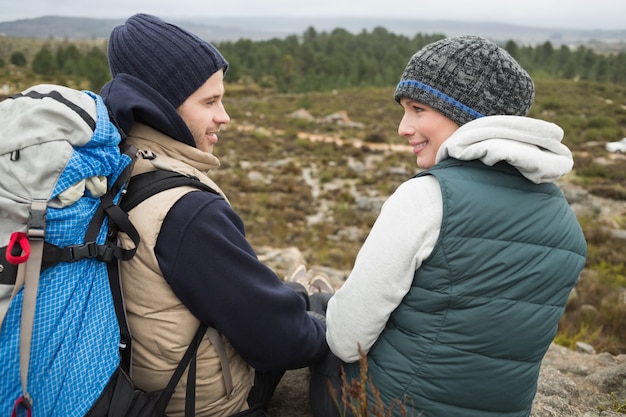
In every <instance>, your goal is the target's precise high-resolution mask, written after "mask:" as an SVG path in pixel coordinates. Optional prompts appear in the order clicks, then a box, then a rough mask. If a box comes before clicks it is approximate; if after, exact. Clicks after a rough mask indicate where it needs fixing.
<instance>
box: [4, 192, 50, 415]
mask: <svg viewBox="0 0 626 417" xmlns="http://www.w3.org/2000/svg"><path fill="white" fill-rule="evenodd" d="M46 209H47V202H46V201H45V200H35V201H33V202H32V203H31V209H30V215H29V218H28V229H27V231H26V233H27V236H28V243H29V246H30V255H29V256H28V259H27V260H26V262H23V263H21V264H19V266H18V268H17V277H16V283H15V287H14V288H13V295H12V297H14V296H15V294H17V292H18V291H19V290H20V289H21V288H22V287H24V291H23V301H22V318H21V321H20V380H21V383H22V397H20V398H18V400H17V401H16V406H17V404H19V405H20V406H22V407H24V408H25V409H27V410H30V409H31V408H32V406H33V400H32V398H31V396H30V394H29V393H28V367H29V364H30V345H31V340H32V336H33V323H34V321H35V307H36V305H37V289H38V287H39V273H40V271H41V258H42V255H43V241H44V237H45V231H46Z"/></svg>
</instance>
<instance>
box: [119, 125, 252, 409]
mask: <svg viewBox="0 0 626 417" xmlns="http://www.w3.org/2000/svg"><path fill="white" fill-rule="evenodd" d="M138 133H139V135H140V136H143V137H144V138H145V137H146V136H147V134H150V135H151V137H152V136H158V135H160V134H159V133H158V132H156V131H154V130H152V129H149V128H145V129H142V130H140V131H139V132H138ZM133 134H137V132H134V131H133V132H131V135H133ZM128 142H129V143H132V144H134V145H135V146H137V147H138V148H139V149H140V150H144V149H150V148H151V150H153V152H154V153H155V154H157V155H158V156H157V158H156V159H155V162H156V161H158V163H155V164H153V162H152V161H148V160H143V159H142V158H138V160H137V163H136V165H135V168H134V170H133V175H136V174H139V173H141V172H147V171H151V170H154V169H155V168H154V165H158V166H159V167H161V168H162V167H165V166H169V167H171V168H173V169H174V170H176V171H178V172H182V173H185V174H191V175H194V176H196V177H198V178H200V179H201V180H202V181H203V182H205V183H206V184H208V185H210V186H211V187H213V188H215V190H216V191H218V192H220V193H221V190H220V189H219V188H218V187H217V186H216V185H215V184H214V183H213V181H211V180H210V179H209V178H208V177H207V176H206V175H205V174H204V173H202V172H200V171H199V170H197V169H195V168H193V167H191V166H190V165H187V164H185V163H183V162H181V161H180V160H177V159H174V158H169V157H167V156H164V155H163V153H168V154H172V153H174V154H175V153H176V149H172V148H176V147H186V148H188V149H189V147H188V146H186V145H184V144H180V143H178V142H175V141H173V140H171V139H169V140H159V141H158V144H159V145H156V146H155V142H153V141H152V140H145V139H139V138H136V137H131V138H129V139H128ZM163 143H166V144H167V146H168V149H167V150H166V151H165V152H160V151H163V149H158V147H159V146H162V145H163ZM182 150H183V151H187V152H188V150H187V149H182ZM193 150H194V151H198V150H196V149H193ZM198 152H200V151H198ZM181 159H182V158H181ZM192 191H197V189H195V188H193V187H179V188H174V189H171V190H167V191H164V192H161V193H159V194H158V195H155V196H152V197H150V198H148V199H147V200H145V201H144V202H142V203H141V204H139V205H138V206H137V207H136V208H134V209H133V210H131V211H130V220H131V221H132V222H133V224H134V225H135V227H136V228H137V230H138V231H139V234H140V236H141V243H140V244H139V247H138V249H137V254H136V256H135V257H134V258H133V259H132V260H130V261H128V262H123V263H122V265H121V271H122V286H123V291H124V297H125V302H126V311H127V314H128V321H129V325H130V328H131V332H132V336H133V345H132V346H133V349H132V350H133V367H132V372H133V375H132V376H133V379H134V381H135V383H136V384H137V385H138V387H140V388H142V389H144V390H147V391H153V390H159V389H162V388H163V387H165V386H166V385H167V382H168V381H169V379H170V377H171V375H172V373H173V372H174V370H175V368H176V366H177V365H178V363H179V361H180V359H181V358H182V356H183V354H184V352H185V350H186V349H187V347H188V345H189V343H190V342H191V339H192V338H193V335H194V333H195V331H196V330H197V328H198V325H199V321H198V320H197V319H196V318H195V317H194V316H193V315H192V314H191V313H190V312H189V311H188V310H187V308H186V307H185V306H184V305H183V304H182V302H181V301H180V300H179V299H178V297H176V295H175V294H174V293H173V291H172V290H171V288H170V286H169V285H168V283H167V281H166V280H165V278H164V277H163V275H162V272H161V270H160V268H159V265H158V262H157V259H156V256H155V254H154V247H155V245H156V241H157V238H158V236H159V231H160V229H161V225H162V223H163V219H164V218H165V216H166V215H167V213H168V211H169V210H170V208H171V207H172V206H173V205H174V203H175V202H176V201H178V199H180V198H181V197H182V196H184V195H185V194H187V193H188V192H192ZM121 238H122V240H123V244H124V246H126V247H129V246H130V245H132V243H131V242H130V241H129V239H128V238H127V237H125V236H122V237H121ZM222 340H223V342H224V347H225V350H226V354H227V357H228V362H229V365H230V372H231V374H232V379H233V385H234V392H233V393H232V394H231V396H230V397H229V396H227V393H226V388H225V384H224V379H223V374H222V367H221V365H220V359H219V356H218V354H217V352H216V351H215V349H214V348H213V345H212V344H211V342H210V341H209V340H208V338H207V337H206V336H205V337H204V339H203V340H202V342H201V344H200V347H199V349H198V353H197V378H196V414H195V415H196V416H197V417H206V416H228V415H231V414H233V413H236V412H238V411H241V410H244V409H247V408H248V405H247V403H246V398H247V395H248V392H249V391H250V388H251V387H252V384H253V381H254V370H253V369H252V368H251V367H249V366H248V364H246V362H245V361H244V360H243V359H242V358H241V357H240V356H239V355H238V354H237V353H236V352H235V350H234V349H233V348H232V346H231V345H230V343H229V342H228V340H226V338H224V337H222ZM186 382H187V373H186V372H185V374H184V375H183V377H182V378H181V380H180V382H179V384H178V386H177V387H176V391H175V392H174V395H173V396H172V399H171V401H170V404H169V406H168V408H167V414H168V416H170V417H182V416H183V415H184V408H185V403H184V401H185V388H186Z"/></svg>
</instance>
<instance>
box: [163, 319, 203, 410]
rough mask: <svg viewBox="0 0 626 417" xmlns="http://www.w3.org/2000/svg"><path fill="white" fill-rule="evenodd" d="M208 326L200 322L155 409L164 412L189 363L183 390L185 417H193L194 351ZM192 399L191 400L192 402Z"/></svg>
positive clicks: (194, 395) (194, 386) (196, 349)
mask: <svg viewBox="0 0 626 417" xmlns="http://www.w3.org/2000/svg"><path fill="white" fill-rule="evenodd" d="M207 329H208V326H207V325H206V324H204V323H200V325H199V326H198V330H196V334H195V335H194V336H193V339H191V343H190V344H189V347H188V348H187V350H186V351H185V354H184V355H183V358H182V359H181V360H180V362H179V363H178V366H177V367H176V370H175V371H174V373H173V374H172V377H171V378H170V380H169V382H168V383H167V386H166V387H165V389H164V390H163V392H162V394H161V395H160V396H159V399H158V401H157V403H156V405H155V407H154V408H155V411H161V412H162V413H164V412H165V408H166V407H167V404H168V403H169V402H170V398H172V395H173V394H174V389H175V388H176V385H177V384H178V381H180V378H181V377H182V376H183V372H185V369H187V366H188V365H189V372H188V373H187V391H186V392H185V417H193V416H194V415H195V408H196V406H195V398H196V360H195V359H196V352H197V351H198V347H199V346H200V342H201V341H202V337H204V334H205V333H206V331H207ZM192 400H193V402H192Z"/></svg>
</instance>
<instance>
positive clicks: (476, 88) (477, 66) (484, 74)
mask: <svg viewBox="0 0 626 417" xmlns="http://www.w3.org/2000/svg"><path fill="white" fill-rule="evenodd" d="M403 97H406V98H410V99H412V100H415V101H417V102H420V103H423V104H426V105H428V106H430V107H432V108H434V109H435V110H437V111H439V112H440V113H442V114H443V115H444V116H446V117H448V118H449V119H451V120H453V121H454V122H455V123H456V124H458V125H459V126H461V125H463V124H465V123H467V122H469V121H470V120H474V119H477V118H479V117H483V116H488V115H496V114H499V115H516V116H526V115H527V114H528V112H529V111H530V107H531V106H532V104H533V101H534V98H535V87H534V84H533V80H532V79H531V78H530V76H529V75H528V73H527V72H526V71H525V70H524V69H523V68H522V67H521V66H520V65H519V64H518V63H517V61H515V60H514V59H513V57H511V55H509V54H508V52H506V51H505V50H504V49H502V48H500V47H499V46H498V45H496V44H495V43H493V42H491V41H489V40H487V39H484V38H481V37H479V36H459V37H455V38H447V39H442V40H440V41H437V42H434V43H431V44H429V45H427V46H425V47H424V48H423V49H421V50H420V51H418V52H417V53H416V54H415V55H413V57H412V58H411V60H410V61H409V63H408V65H407V66H406V69H405V70H404V73H403V74H402V78H401V80H400V83H398V86H397V87H396V92H395V94H394V98H395V100H396V101H397V102H400V99H401V98H403Z"/></svg>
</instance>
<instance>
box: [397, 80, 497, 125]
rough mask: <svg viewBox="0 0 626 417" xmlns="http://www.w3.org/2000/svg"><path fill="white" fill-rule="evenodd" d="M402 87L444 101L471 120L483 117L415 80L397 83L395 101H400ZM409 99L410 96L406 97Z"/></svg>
mask: <svg viewBox="0 0 626 417" xmlns="http://www.w3.org/2000/svg"><path fill="white" fill-rule="evenodd" d="M403 87H413V88H419V89H420V90H423V91H425V92H427V93H429V94H432V95H434V96H435V97H437V98H439V99H441V100H443V101H445V102H446V103H448V104H451V105H453V106H454V107H456V108H458V109H460V110H462V111H463V112H465V113H467V114H469V115H470V116H472V118H476V119H478V118H480V117H485V115H484V114H482V113H480V112H478V111H476V110H474V109H472V108H471V107H468V106H466V105H465V104H463V103H461V102H460V101H457V100H455V99H453V98H452V97H450V96H448V95H446V94H444V93H442V92H441V91H439V90H437V89H436V88H432V87H431V86H429V85H428V84H424V83H422V82H419V81H416V80H402V81H400V82H399V83H398V85H397V87H396V101H399V100H400V96H401V94H400V95H399V94H398V93H399V92H400V91H401V90H402V89H403ZM407 97H409V98H410V96H407ZM425 104H426V103H425Z"/></svg>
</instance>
